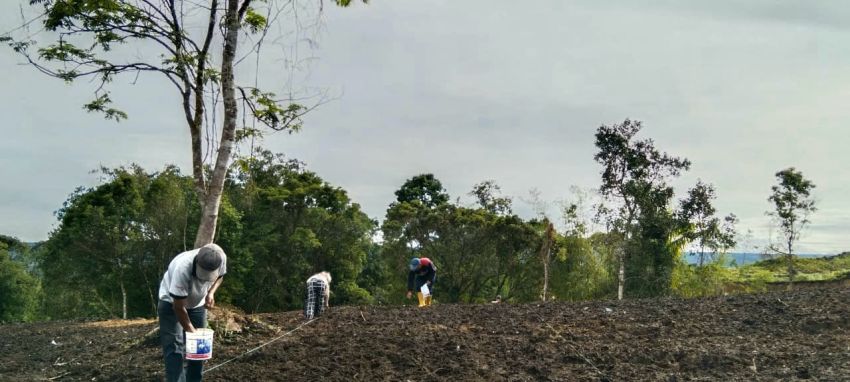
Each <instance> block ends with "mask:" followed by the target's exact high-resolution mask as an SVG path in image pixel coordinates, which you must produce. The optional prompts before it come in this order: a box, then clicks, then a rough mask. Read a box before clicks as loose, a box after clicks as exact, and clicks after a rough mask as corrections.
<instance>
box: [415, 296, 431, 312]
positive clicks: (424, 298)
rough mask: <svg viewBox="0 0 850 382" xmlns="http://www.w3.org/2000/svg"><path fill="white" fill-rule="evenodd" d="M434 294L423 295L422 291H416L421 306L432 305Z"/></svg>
mask: <svg viewBox="0 0 850 382" xmlns="http://www.w3.org/2000/svg"><path fill="white" fill-rule="evenodd" d="M431 298H432V296H431V295H430V294H429V295H427V296H422V292H416V299H418V300H419V307H420V308H421V307H423V306H430V305H431Z"/></svg>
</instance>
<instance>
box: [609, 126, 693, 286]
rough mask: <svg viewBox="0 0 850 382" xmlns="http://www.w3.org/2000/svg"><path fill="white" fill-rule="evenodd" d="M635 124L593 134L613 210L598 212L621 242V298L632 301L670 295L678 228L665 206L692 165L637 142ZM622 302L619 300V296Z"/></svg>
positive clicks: (649, 144) (677, 244) (639, 127)
mask: <svg viewBox="0 0 850 382" xmlns="http://www.w3.org/2000/svg"><path fill="white" fill-rule="evenodd" d="M641 129H642V124H641V122H639V121H631V120H628V119H627V120H625V121H624V122H623V123H622V124H614V125H612V126H606V125H602V126H600V127H599V129H598V130H597V132H596V146H597V148H598V149H599V151H598V152H597V153H596V155H595V156H594V159H595V160H596V161H597V162H598V163H599V164H601V165H602V185H601V187H600V188H599V192H600V194H601V195H602V196H603V197H604V198H605V199H606V200H607V201H609V202H611V203H613V204H614V208H613V209H610V208H607V207H606V208H601V209H600V212H602V213H603V214H604V215H605V216H604V217H605V218H606V220H607V223H608V225H609V226H610V227H612V229H613V231H614V232H616V233H618V234H619V235H621V236H622V237H624V238H625V239H626V240H624V241H622V242H621V245H622V247H621V248H620V252H619V253H620V254H619V259H618V262H619V263H620V265H621V266H623V267H624V268H625V279H624V280H621V283H622V284H623V288H624V290H625V292H627V293H628V294H632V295H636V296H654V295H663V294H666V293H667V292H668V291H669V288H670V285H671V284H670V282H671V280H672V270H673V263H674V259H675V256H676V253H675V252H676V250H677V249H678V247H680V243H675V242H674V241H675V238H674V236H675V234H676V232H677V231H678V229H679V227H678V225H679V222H678V221H677V220H676V219H674V218H673V216H672V213H671V212H670V208H669V204H670V200H671V199H672V197H673V189H672V187H670V186H669V184H668V181H669V180H670V179H671V178H673V177H676V176H678V175H679V174H680V173H681V172H682V171H684V170H687V169H688V168H690V161H688V160H687V159H684V158H678V157H673V156H670V155H668V154H667V153H664V152H661V151H659V150H658V149H656V148H655V143H654V142H653V141H652V140H650V139H644V140H639V139H637V138H636V136H637V134H638V132H640V130H641ZM619 297H622V296H619Z"/></svg>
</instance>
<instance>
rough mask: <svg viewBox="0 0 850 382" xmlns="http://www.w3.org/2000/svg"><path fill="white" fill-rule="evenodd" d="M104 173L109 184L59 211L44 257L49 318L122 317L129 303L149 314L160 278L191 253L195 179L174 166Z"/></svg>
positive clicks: (84, 192) (131, 312)
mask: <svg viewBox="0 0 850 382" xmlns="http://www.w3.org/2000/svg"><path fill="white" fill-rule="evenodd" d="M101 171H102V173H103V174H104V176H105V178H106V182H105V183H104V184H102V185H100V186H97V187H94V188H91V189H78V190H77V191H76V192H75V193H74V194H72V195H71V197H70V198H69V199H68V200H67V201H66V202H65V203H64V205H63V207H62V208H61V209H60V210H59V211H58V212H57V217H58V218H59V220H60V224H59V227H58V228H57V229H56V230H55V231H53V232H52V233H51V235H50V238H49V240H48V241H47V243H46V244H45V246H44V247H45V248H44V251H42V253H40V254H39V266H40V269H41V271H42V272H43V274H44V279H43V282H44V289H45V292H46V293H45V298H46V300H45V312H46V314H47V315H48V317H50V318H74V317H121V316H123V312H122V311H123V304H124V303H125V302H126V304H127V313H128V317H131V316H149V315H151V314H152V313H153V312H154V311H155V307H156V302H157V300H158V297H157V290H158V287H159V280H160V279H161V277H162V273H163V272H164V270H165V268H166V266H167V265H168V262H169V261H170V260H171V258H172V257H173V256H174V255H176V254H177V253H179V252H181V251H182V250H183V249H184V248H186V242H187V230H189V229H190V228H189V227H190V225H189V221H190V219H189V215H190V214H194V215H197V213H198V212H197V208H194V209H193V210H194V211H191V212H190V207H189V202H187V200H192V199H193V198H192V197H191V192H192V191H191V181H190V180H188V179H186V178H184V177H182V176H180V175H179V172H178V171H177V170H176V168H174V167H168V168H166V169H165V170H164V171H163V172H161V173H153V174H148V173H145V172H144V171H143V170H142V169H141V168H139V167H138V166H132V167H130V168H118V169H115V170H109V169H102V170H101ZM122 291H123V292H122ZM125 297H126V300H125Z"/></svg>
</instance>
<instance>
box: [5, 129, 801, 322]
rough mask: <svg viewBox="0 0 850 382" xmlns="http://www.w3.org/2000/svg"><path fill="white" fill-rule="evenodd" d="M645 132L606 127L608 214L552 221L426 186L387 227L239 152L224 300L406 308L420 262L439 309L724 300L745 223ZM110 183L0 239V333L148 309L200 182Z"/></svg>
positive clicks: (600, 143) (396, 210)
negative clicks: (13, 324) (33, 323)
mask: <svg viewBox="0 0 850 382" xmlns="http://www.w3.org/2000/svg"><path fill="white" fill-rule="evenodd" d="M641 129H642V125H641V123H640V122H638V121H630V120H626V121H624V122H623V123H621V124H614V125H603V126H601V127H600V128H599V129H598V130H597V132H596V146H597V153H596V155H595V156H594V158H595V160H596V161H597V162H598V163H599V164H600V166H601V172H600V174H601V178H600V180H601V183H600V187H599V189H598V196H599V202H597V203H595V204H593V205H592V206H587V205H586V201H582V200H574V201H573V202H571V203H565V204H564V205H563V208H562V209H561V216H557V217H549V216H546V215H545V214H538V215H537V216H535V217H533V218H522V217H520V216H518V215H517V214H516V213H514V201H513V200H512V198H510V197H508V196H505V195H503V194H502V193H501V190H500V188H499V186H498V184H496V183H495V182H493V181H488V180H485V181H482V182H480V183H477V184H474V185H472V186H471V189H470V191H469V192H468V196H469V199H471V200H473V202H471V203H463V202H461V201H460V200H461V199H460V198H457V197H456V196H453V195H449V194H448V193H447V192H446V190H445V189H444V188H443V186H442V184H441V182H440V181H439V179H438V178H437V177H435V176H434V175H433V174H420V175H416V176H412V177H411V178H409V179H408V180H407V181H406V182H404V183H403V184H402V185H400V187H399V189H398V190H397V191H396V192H395V196H396V199H395V201H393V202H392V203H391V204H390V205H389V206H388V208H387V210H386V214H385V216H384V217H383V219H382V220H381V222H380V223H379V221H378V220H377V219H374V218H372V217H370V216H368V215H367V214H366V213H364V212H363V211H362V210H361V207H360V205H359V204H357V203H356V202H354V201H352V200H351V199H350V198H349V196H348V194H347V192H346V191H345V190H344V189H342V188H341V187H337V186H334V185H332V184H330V183H328V182H326V181H325V180H323V179H322V178H321V177H320V176H319V175H318V174H316V173H314V172H311V171H309V170H308V169H307V168H306V166H305V165H304V163H301V162H299V161H297V160H295V159H289V158H286V157H284V156H283V155H281V154H275V153H272V152H270V151H267V150H263V149H257V150H255V151H254V152H252V153H251V154H250V155H246V156H238V157H237V158H236V159H235V160H234V161H233V163H232V164H231V165H230V166H229V171H228V172H227V176H226V181H225V182H224V187H223V193H222V198H221V208H220V212H219V215H218V221H217V227H218V229H217V230H216V233H215V237H214V241H215V242H216V243H218V244H220V245H221V246H222V247H223V248H224V249H225V250H226V251H227V254H228V257H229V261H228V275H227V276H226V282H225V283H224V284H223V286H222V288H221V289H220V291H219V293H218V294H217V299H218V300H219V301H221V302H224V303H228V304H231V305H233V306H236V307H238V308H240V309H242V310H244V311H246V312H268V311H281V310H293V309H298V308H300V306H301V304H302V297H303V293H304V291H303V282H304V280H305V279H306V277H307V276H309V275H310V274H312V273H314V272H317V271H321V270H327V271H329V272H331V273H332V274H333V276H334V287H333V292H334V293H333V295H332V297H331V302H332V304H401V303H404V301H405V300H404V298H403V297H404V290H405V280H406V277H405V276H406V272H407V271H406V264H407V262H408V260H409V259H410V258H411V257H413V256H420V257H429V258H431V259H432V260H434V262H435V263H436V264H437V266H438V268H439V271H438V280H437V283H436V285H435V288H436V297H437V299H438V300H439V301H440V302H444V303H456V302H462V303H478V302H486V301H489V300H492V299H493V298H495V297H496V296H499V297H500V298H501V299H502V300H503V301H507V302H528V301H539V300H541V299H546V300H585V299H601V298H629V297H654V296H667V295H680V296H700V295H709V294H715V293H719V292H720V291H721V289H722V283H723V278H722V277H721V273H720V272H718V270H719V269H720V268H721V267H722V264H721V261H722V256H721V255H722V254H723V253H725V252H727V251H728V250H730V249H731V248H733V247H734V246H735V245H736V232H735V223H736V221H737V219H736V218H735V216H734V215H731V214H730V215H727V216H725V217H721V216H718V215H717V211H716V209H715V208H714V206H713V203H714V200H715V198H716V193H715V190H714V188H713V187H712V186H711V185H710V184H707V183H704V182H702V181H698V182H697V184H695V185H694V186H693V187H692V188H691V189H689V190H688V191H687V192H686V193H685V194H684V195H680V196H679V198H678V199H677V196H676V195H675V193H674V190H673V188H672V186H671V185H670V183H671V181H672V180H673V179H674V178H675V177H677V176H679V175H680V174H681V173H682V172H683V171H687V170H688V168H689V166H690V162H689V161H688V160H687V159H685V158H681V157H676V156H672V155H669V154H667V153H665V152H663V151H660V150H659V149H658V148H656V147H655V143H654V142H653V141H652V140H651V139H640V138H639V137H638V133H639V132H640V131H641ZM207 171H211V169H208V170H207ZM100 173H101V174H102V175H103V181H102V183H101V184H99V185H97V186H95V187H91V188H79V189H77V190H75V191H74V192H73V193H72V194H71V195H70V196H69V197H68V199H67V200H66V201H65V202H64V203H63V204H62V206H61V208H59V209H58V211H57V212H56V217H57V219H58V225H57V226H56V228H55V229H54V230H53V231H52V232H51V233H50V234H49V238H48V240H46V241H45V242H42V243H37V244H35V245H28V244H24V243H21V242H20V241H18V240H16V239H14V238H11V237H7V236H0V276H2V277H0V321H21V320H23V321H30V320H37V319H67V318H80V317H98V318H106V317H124V318H127V317H151V316H153V315H154V314H155V310H156V303H157V298H158V297H157V290H158V285H159V282H160V278H161V277H162V273H163V272H164V270H165V269H166V267H167V265H168V263H169V261H170V260H171V259H172V258H173V257H174V256H175V255H176V254H178V253H180V252H182V251H185V250H188V249H191V248H193V247H194V243H195V241H196V236H197V232H198V230H199V229H201V228H199V222H200V221H201V219H200V215H201V214H202V213H203V212H202V206H201V205H200V201H199V199H198V197H197V195H196V192H197V188H196V184H195V179H194V177H193V176H187V175H184V174H182V173H181V172H180V170H179V169H178V168H177V167H174V166H167V167H165V168H164V169H162V170H159V171H154V172H149V171H147V170H145V169H143V168H141V167H139V166H129V167H121V168H115V169H108V168H102V169H100ZM776 177H777V184H776V185H775V186H773V188H772V193H771V194H770V195H769V198H768V200H769V201H770V202H771V203H773V204H774V207H775V210H774V211H773V216H774V218H775V220H776V223H777V226H778V227H779V228H780V232H782V233H783V235H784V236H783V239H782V243H783V244H782V246H781V247H779V246H776V247H771V249H772V250H774V252H775V253H777V254H780V255H782V256H784V257H785V258H786V259H788V262H787V264H788V272H789V278H791V279H793V273H794V271H793V256H794V244H795V243H796V241H797V240H798V239H799V237H800V233H801V231H802V229H803V228H804V227H805V225H806V224H807V223H808V217H809V215H810V214H811V213H812V212H814V210H815V208H814V202H813V201H812V199H811V190H812V189H813V188H814V184H813V183H812V182H811V181H810V180H807V179H805V178H804V177H803V175H802V173H800V172H799V171H797V170H795V169H793V168H789V169H785V170H782V171H780V172H778V173H777V174H776ZM587 211H590V212H592V214H590V215H592V216H587V215H588V213H584V212H587ZM554 220H558V224H557V225H558V228H555V224H553V223H555V222H554ZM592 223H596V224H592ZM591 225H596V226H600V227H602V228H601V229H598V230H591V229H590V227H591ZM689 251H690V252H692V253H693V254H695V255H696V256H697V257H698V259H699V260H698V261H697V263H696V264H694V265H690V264H688V262H687V261H686V260H685V255H686V252H689Z"/></svg>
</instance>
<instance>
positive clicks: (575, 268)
mask: <svg viewBox="0 0 850 382" xmlns="http://www.w3.org/2000/svg"><path fill="white" fill-rule="evenodd" d="M558 247H559V248H561V250H560V251H559V252H558V256H557V259H556V261H555V262H554V264H553V267H552V275H553V277H552V280H551V285H552V289H551V290H552V295H553V296H555V298H556V299H558V300H569V301H579V300H590V299H599V298H605V297H610V296H611V293H612V291H614V290H616V280H615V279H614V277H613V273H612V272H611V271H610V269H608V268H607V267H606V260H608V259H607V258H606V257H605V256H604V255H603V253H604V252H603V251H601V250H599V249H598V248H594V242H593V241H592V240H591V239H589V238H584V237H582V236H578V235H572V236H566V237H561V238H560V239H559V242H558Z"/></svg>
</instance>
